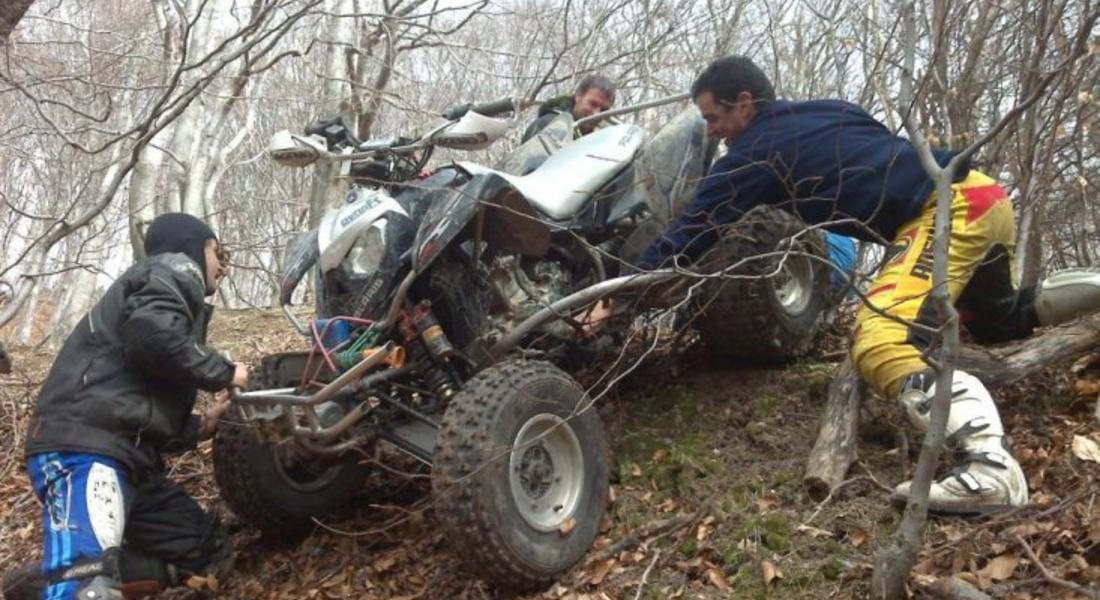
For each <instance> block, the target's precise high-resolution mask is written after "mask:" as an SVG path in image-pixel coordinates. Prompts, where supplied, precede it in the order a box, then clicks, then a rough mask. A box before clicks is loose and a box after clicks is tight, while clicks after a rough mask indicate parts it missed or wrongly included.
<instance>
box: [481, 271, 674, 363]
mask: <svg viewBox="0 0 1100 600" xmlns="http://www.w3.org/2000/svg"><path fill="white" fill-rule="evenodd" d="M678 274H680V273H678V272H677V270H676V269H656V270H653V271H648V272H646V273H641V274H632V275H621V276H619V277H616V278H614V279H608V280H607V281H601V282H600V283H597V284H594V285H590V286H588V287H586V288H584V289H583V290H580V291H578V292H575V293H573V294H570V295H569V296H566V297H565V298H562V299H561V300H558V301H557V302H554V303H553V304H551V305H550V306H547V307H546V308H543V309H542V310H540V311H538V312H537V313H535V314H533V315H531V316H530V317H527V320H525V321H524V322H522V323H520V324H519V325H517V326H516V327H515V329H513V330H512V331H511V332H509V333H508V334H507V335H505V336H504V337H502V338H500V340H499V341H497V343H496V344H494V345H493V347H492V349H490V350H489V353H490V354H491V355H492V356H493V358H495V359H497V360H500V359H501V358H503V357H504V355H505V354H507V353H508V352H509V351H511V350H512V349H513V348H515V347H516V346H518V345H519V343H520V342H522V341H523V338H525V337H527V335H528V334H530V333H531V332H533V331H534V330H536V329H538V328H539V327H541V326H543V325H545V324H546V323H549V322H551V321H554V320H556V319H560V318H561V316H562V315H563V314H572V313H573V312H574V311H576V310H579V309H581V308H582V307H584V306H587V305H589V304H591V303H593V302H595V301H597V300H599V299H600V298H603V297H604V296H608V295H611V294H616V293H619V292H625V291H629V290H633V289H637V288H641V287H645V286H648V285H653V284H655V283H662V282H665V281H668V280H669V279H672V278H673V277H675V276H676V275H678Z"/></svg>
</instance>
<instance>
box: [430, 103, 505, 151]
mask: <svg viewBox="0 0 1100 600" xmlns="http://www.w3.org/2000/svg"><path fill="white" fill-rule="evenodd" d="M510 125H511V122H510V121H507V120H505V119H494V118H493V117H486V116H485V115H482V114H478V113H476V112H473V111H470V112H467V113H466V114H465V115H463V116H462V118H461V119H459V120H458V121H457V122H456V123H454V124H453V125H451V126H450V127H448V128H446V129H444V130H443V131H441V132H440V133H437V134H436V135H435V137H433V138H432V142H434V143H435V145H436V146H443V147H445V148H457V149H460V150H481V149H482V148H486V147H488V146H489V144H492V143H493V142H495V141H496V140H498V139H500V137H501V136H503V135H504V134H505V133H508V127H509V126H510Z"/></svg>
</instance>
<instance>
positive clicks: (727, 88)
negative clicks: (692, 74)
mask: <svg viewBox="0 0 1100 600" xmlns="http://www.w3.org/2000/svg"><path fill="white" fill-rule="evenodd" d="M703 92H710V93H711V94H713V95H714V98H715V99H716V100H718V101H723V100H724V101H726V102H735V101H737V95H738V94H740V93H741V92H748V93H750V94H752V97H753V99H754V100H764V101H769V102H770V101H772V100H775V88H773V87H772V82H771V80H770V79H768V76H767V75H765V74H764V72H763V71H761V70H760V67H758V66H756V63H754V62H752V59H750V58H749V57H747V56H736V55H735V56H724V57H722V58H719V59H718V60H716V61H714V62H712V63H710V64H709V65H707V68H705V69H703V72H702V73H700V74H699V77H698V78H696V79H695V83H693V84H691V99H692V100H698V99H699V96H700V95H701V94H702V93H703Z"/></svg>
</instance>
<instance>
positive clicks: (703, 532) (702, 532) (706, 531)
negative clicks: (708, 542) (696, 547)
mask: <svg viewBox="0 0 1100 600" xmlns="http://www.w3.org/2000/svg"><path fill="white" fill-rule="evenodd" d="M712 531H714V530H713V529H711V528H710V527H707V526H706V525H703V524H701V523H700V524H699V529H698V530H696V532H695V539H696V540H697V541H700V542H701V541H703V540H705V539H707V536H708V535H710V533H711V532H712Z"/></svg>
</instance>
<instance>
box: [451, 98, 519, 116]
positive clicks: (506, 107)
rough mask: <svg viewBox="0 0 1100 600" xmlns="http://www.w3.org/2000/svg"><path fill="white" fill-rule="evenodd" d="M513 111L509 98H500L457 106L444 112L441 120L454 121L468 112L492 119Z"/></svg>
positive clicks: (514, 108)
mask: <svg viewBox="0 0 1100 600" xmlns="http://www.w3.org/2000/svg"><path fill="white" fill-rule="evenodd" d="M515 110H516V106H515V103H513V102H512V99H511V98H501V99H500V100H493V101H492V102H482V103H481V104H472V103H470V102H467V103H466V104H459V105H458V106H454V107H451V108H450V109H448V110H447V111H446V112H444V113H443V118H444V119H448V120H450V121H455V120H458V119H461V118H462V116H463V115H465V114H466V113H468V112H470V111H473V112H476V113H478V114H479V115H485V116H486V117H493V116H496V115H499V114H503V113H507V112H514V111H515Z"/></svg>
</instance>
